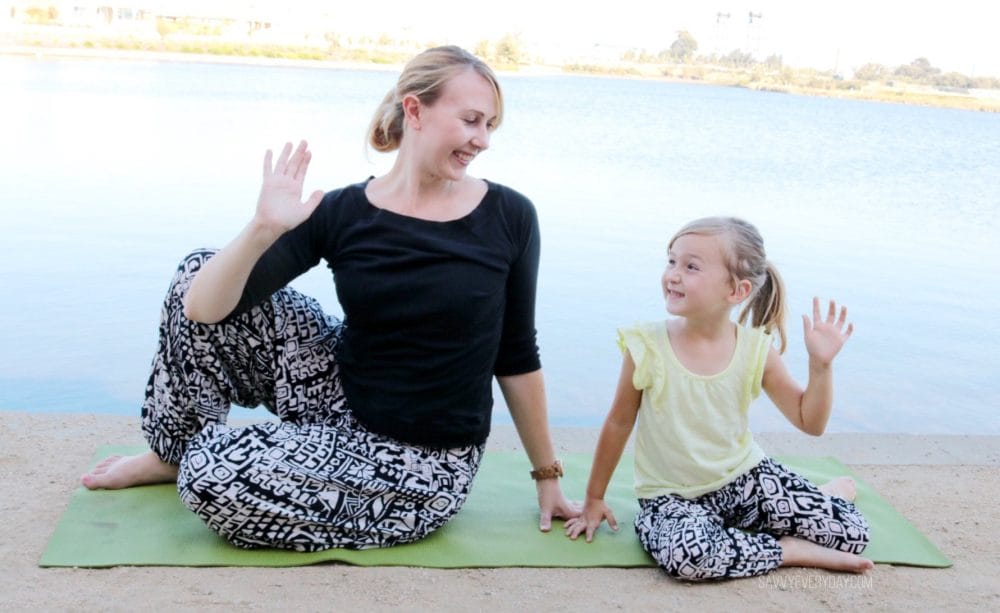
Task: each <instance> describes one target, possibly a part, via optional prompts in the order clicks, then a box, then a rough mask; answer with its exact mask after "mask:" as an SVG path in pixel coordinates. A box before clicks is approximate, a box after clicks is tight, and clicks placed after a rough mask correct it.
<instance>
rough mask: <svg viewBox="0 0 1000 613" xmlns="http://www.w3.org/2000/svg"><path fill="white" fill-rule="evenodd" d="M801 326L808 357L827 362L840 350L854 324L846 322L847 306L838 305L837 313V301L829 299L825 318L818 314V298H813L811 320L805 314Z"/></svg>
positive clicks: (823, 362) (849, 335)
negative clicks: (838, 311) (838, 313)
mask: <svg viewBox="0 0 1000 613" xmlns="http://www.w3.org/2000/svg"><path fill="white" fill-rule="evenodd" d="M802 327H803V331H804V333H805V340H806V351H808V352H809V357H810V358H812V359H814V360H817V361H818V362H819V363H820V364H829V363H831V362H832V361H833V358H834V357H836V355H837V354H838V353H839V352H840V348H841V347H843V346H844V343H846V342H847V339H849V338H850V337H851V333H852V332H854V324H852V323H847V307H845V306H841V307H840V315H839V316H838V315H837V303H836V302H834V301H833V300H831V301H830V306H829V308H828V309H827V312H826V319H825V320H824V319H821V318H820V314H819V298H813V316H812V321H810V320H809V317H808V316H806V315H803V316H802Z"/></svg>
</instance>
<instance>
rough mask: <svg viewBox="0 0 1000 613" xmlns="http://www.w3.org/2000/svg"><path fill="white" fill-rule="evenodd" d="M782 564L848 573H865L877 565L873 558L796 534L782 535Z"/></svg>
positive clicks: (779, 542) (780, 541)
mask: <svg viewBox="0 0 1000 613" xmlns="http://www.w3.org/2000/svg"><path fill="white" fill-rule="evenodd" d="M778 544H780V545H781V551H782V556H783V557H782V560H781V565H782V566H811V567H813V568H826V569H828V570H839V571H843V572H848V573H863V572H865V571H866V570H871V568H872V567H873V566H875V565H874V564H873V563H872V561H871V560H869V559H867V558H862V557H861V556H859V555H856V554H853V553H847V552H846V551H837V550H836V549H827V548H826V547H823V546H822V545H817V544H816V543H812V542H809V541H807V540H804V539H800V538H796V537H794V536H785V537H782V538H781V539H780V540H779V541H778Z"/></svg>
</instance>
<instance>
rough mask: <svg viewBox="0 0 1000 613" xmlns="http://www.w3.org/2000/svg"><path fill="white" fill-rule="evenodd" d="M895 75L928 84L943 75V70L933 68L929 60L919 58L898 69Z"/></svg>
mask: <svg viewBox="0 0 1000 613" xmlns="http://www.w3.org/2000/svg"><path fill="white" fill-rule="evenodd" d="M893 74H895V75H896V76H897V77H902V78H904V79H909V80H911V81H917V82H925V83H926V82H929V81H930V80H931V79H932V78H933V77H935V76H937V75H939V74H941V69H940V68H934V67H933V66H931V62H930V60H928V59H927V58H925V57H918V58H917V59H915V60H913V61H912V62H910V63H909V64H904V65H902V66H900V67H899V68H897V69H896V71H895V72H894V73H893Z"/></svg>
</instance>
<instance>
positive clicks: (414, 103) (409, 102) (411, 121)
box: [403, 94, 421, 130]
mask: <svg viewBox="0 0 1000 613" xmlns="http://www.w3.org/2000/svg"><path fill="white" fill-rule="evenodd" d="M420 111H421V107H420V98H418V97H417V96H416V95H414V94H406V95H405V96H403V121H404V122H405V123H406V124H407V125H408V126H410V127H411V128H413V129H414V130H419V129H420Z"/></svg>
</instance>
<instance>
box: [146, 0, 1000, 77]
mask: <svg viewBox="0 0 1000 613" xmlns="http://www.w3.org/2000/svg"><path fill="white" fill-rule="evenodd" d="M192 1H193V0H175V1H174V2H170V0H164V3H166V4H175V3H176V4H183V3H185V2H192ZM196 4H198V5H199V6H202V7H204V6H205V5H207V4H218V5H220V6H222V7H230V8H232V7H239V11H240V12H242V11H245V10H246V7H247V6H248V5H256V6H258V7H270V6H273V5H272V3H270V2H262V1H259V0H257V1H254V0H250V2H243V1H237V0H200V1H198V2H197V3H196ZM286 7H287V8H286ZM286 12H287V14H290V15H298V16H300V17H301V18H302V19H303V20H314V21H316V22H317V23H319V22H325V23H326V24H328V28H329V29H332V30H333V31H337V32H340V33H345V34H351V35H354V34H370V35H379V34H383V33H384V34H387V35H389V36H390V37H393V38H409V39H413V40H417V41H423V40H427V41H428V42H431V41H433V42H450V43H455V44H460V45H463V46H467V47H470V48H471V47H473V46H474V45H475V43H476V42H478V41H479V40H483V39H490V40H495V39H497V38H499V37H501V36H503V35H504V34H519V35H520V36H521V40H522V41H523V42H524V43H525V44H526V46H527V48H528V50H529V52H534V53H540V54H556V53H558V54H563V55H576V56H581V57H583V56H586V55H587V54H595V53H600V52H604V53H606V54H607V55H613V54H614V53H615V52H618V51H624V50H627V49H630V48H643V49H646V50H647V51H650V52H653V53H657V52H659V51H661V50H663V49H665V48H667V47H669V46H670V43H672V42H673V41H674V40H675V39H676V36H677V31H678V30H682V29H686V30H688V31H689V32H690V33H691V34H692V35H693V36H694V38H695V39H696V40H697V41H698V43H699V52H700V53H704V52H713V51H718V52H722V53H728V52H729V51H732V50H733V49H736V48H740V49H742V50H744V51H751V52H753V53H754V55H755V56H757V57H758V59H764V58H765V57H767V56H768V55H771V54H779V55H781V56H782V59H783V61H784V63H785V64H786V65H790V66H796V67H805V66H810V67H814V68H821V69H838V70H841V71H849V70H851V69H852V68H858V67H860V66H861V65H862V64H864V63H867V62H870V61H871V62H877V63H881V64H885V65H887V66H889V67H891V68H895V67H896V66H898V65H900V64H908V63H910V62H912V61H913V60H914V59H916V58H918V57H925V58H927V59H928V60H930V62H931V64H932V65H934V66H935V67H937V68H941V69H942V70H944V71H945V72H949V71H956V72H962V73H964V74H966V75H970V76H977V75H993V76H1000V2H993V1H990V0H950V1H949V2H934V3H929V2H920V3H918V2H907V3H904V2H899V1H881V0H867V1H864V0H840V1H838V2H831V1H828V0H827V1H809V0H797V1H796V0H753V1H746V0H741V1H737V2H733V1H730V0H718V1H709V2H706V1H704V0H680V1H670V0H660V1H659V2H654V1H651V0H610V1H603V2H602V1H601V0H590V1H587V0H577V1H575V2H571V1H566V0H558V1H547V0H504V1H503V2H492V3H482V2H476V3H470V2H467V1H466V2H457V1H454V0H416V1H414V0H409V1H404V0H378V1H375V2H373V1H369V2H365V1H361V2H359V1H358V0H324V1H318V0H288V1H287V2H283V3H281V11H280V14H286ZM751 13H753V14H754V16H755V17H754V20H753V23H750V14H751ZM720 14H721V15H722V16H721V17H720ZM727 15H728V17H727ZM619 55H620V53H619Z"/></svg>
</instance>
